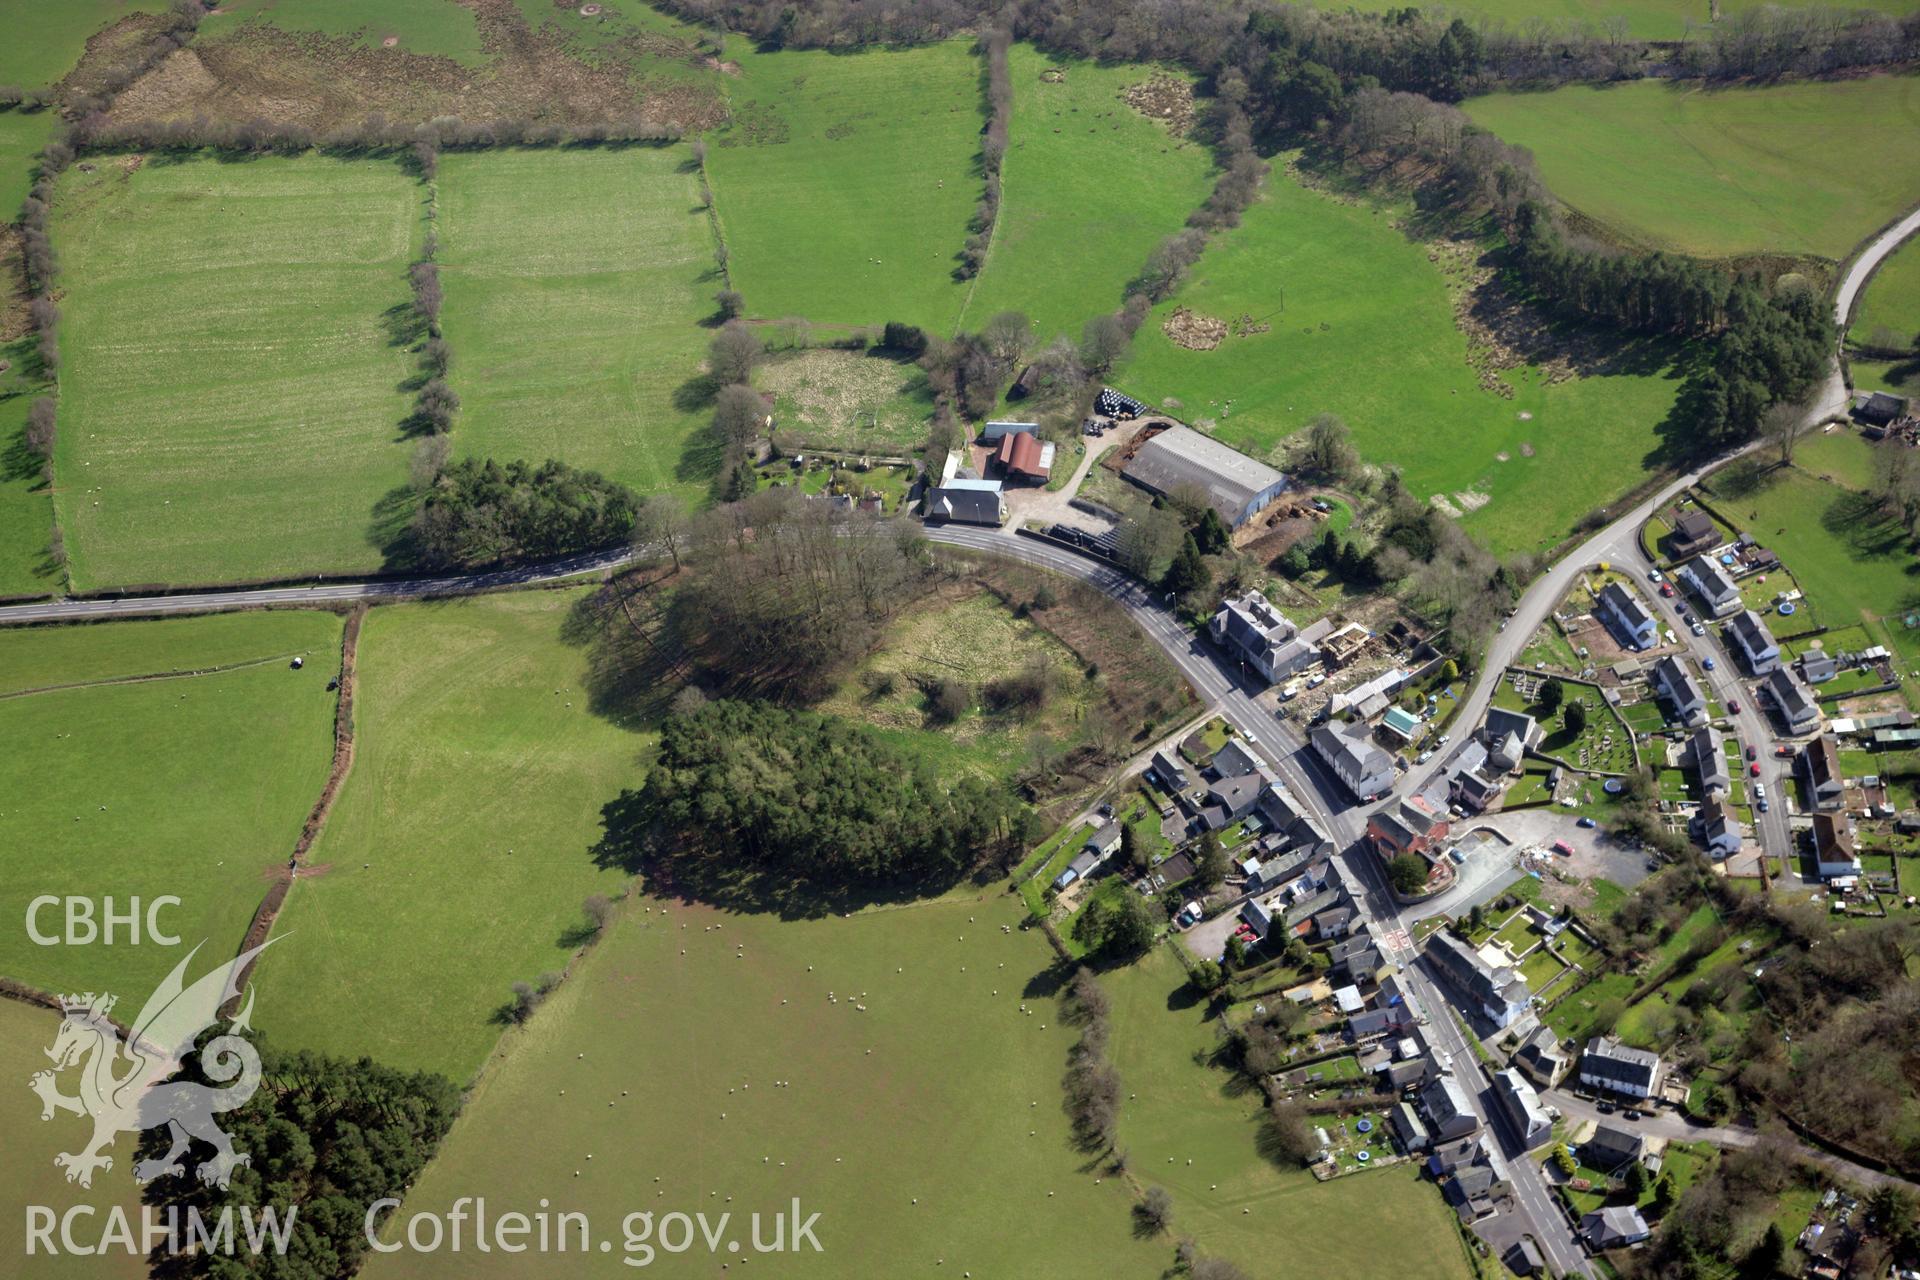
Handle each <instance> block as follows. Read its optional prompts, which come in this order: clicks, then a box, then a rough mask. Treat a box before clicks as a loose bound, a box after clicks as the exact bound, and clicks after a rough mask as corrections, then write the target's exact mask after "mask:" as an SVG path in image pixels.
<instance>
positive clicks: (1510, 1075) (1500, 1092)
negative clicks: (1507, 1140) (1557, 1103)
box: [1493, 1067, 1553, 1151]
mask: <svg viewBox="0 0 1920 1280" xmlns="http://www.w3.org/2000/svg"><path fill="white" fill-rule="evenodd" d="M1493 1100H1494V1102H1495V1103H1496V1104H1498V1105H1499V1107H1500V1113H1501V1115H1503V1116H1505V1117H1506V1119H1507V1122H1508V1123H1509V1124H1511V1125H1512V1126H1513V1132H1514V1134H1515V1135H1516V1136H1517V1137H1518V1138H1519V1139H1520V1146H1521V1148H1522V1149H1523V1150H1527V1151H1531V1150H1533V1149H1534V1148H1535V1147H1537V1146H1539V1145H1540V1144H1541V1143H1543V1142H1545V1141H1547V1140H1548V1139H1549V1138H1551V1137H1553V1117H1552V1116H1550V1115H1548V1114H1547V1112H1546V1108H1545V1107H1542V1106H1541V1105H1540V1095H1539V1094H1538V1093H1535V1092H1534V1089H1533V1085H1531V1084H1530V1083H1528V1081H1527V1078H1526V1077H1525V1076H1523V1075H1521V1074H1520V1073H1519V1072H1518V1071H1515V1070H1514V1069H1513V1068H1512V1067H1508V1068H1507V1069H1506V1070H1505V1071H1496V1072H1494V1073H1493Z"/></svg>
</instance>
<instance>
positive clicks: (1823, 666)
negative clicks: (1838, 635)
mask: <svg viewBox="0 0 1920 1280" xmlns="http://www.w3.org/2000/svg"><path fill="white" fill-rule="evenodd" d="M1838 670H1839V665H1838V664H1837V663H1835V662H1834V660H1833V655H1832V654H1830V653H1828V652H1827V651H1826V650H1825V649H1809V650H1807V651H1806V652H1805V653H1803V654H1801V655H1800V676H1801V678H1802V679H1803V680H1805V681H1807V682H1808V683H1809V684H1814V683H1818V682H1820V681H1823V680H1831V679H1833V677H1834V673H1835V672H1837V671H1838Z"/></svg>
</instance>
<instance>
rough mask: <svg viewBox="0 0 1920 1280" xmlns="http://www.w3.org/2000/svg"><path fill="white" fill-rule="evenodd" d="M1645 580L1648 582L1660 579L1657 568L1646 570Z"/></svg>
mask: <svg viewBox="0 0 1920 1280" xmlns="http://www.w3.org/2000/svg"><path fill="white" fill-rule="evenodd" d="M1647 581H1648V582H1658V581H1660V571H1659V570H1658V569H1649V570H1647Z"/></svg>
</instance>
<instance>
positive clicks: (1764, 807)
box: [1756, 796, 1767, 813]
mask: <svg viewBox="0 0 1920 1280" xmlns="http://www.w3.org/2000/svg"><path fill="white" fill-rule="evenodd" d="M1756 807H1757V808H1758V809H1759V810H1760V812H1762V813H1765V812H1766V811H1767V798H1766V797H1765V796H1761V797H1760V803H1759V804H1758V805H1757V806H1756Z"/></svg>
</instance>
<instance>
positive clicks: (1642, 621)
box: [1599, 582, 1653, 631]
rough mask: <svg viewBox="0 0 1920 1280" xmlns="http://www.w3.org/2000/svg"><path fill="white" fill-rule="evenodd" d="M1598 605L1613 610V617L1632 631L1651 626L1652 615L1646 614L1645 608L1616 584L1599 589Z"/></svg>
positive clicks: (1636, 597)
mask: <svg viewBox="0 0 1920 1280" xmlns="http://www.w3.org/2000/svg"><path fill="white" fill-rule="evenodd" d="M1599 603H1601V604H1603V605H1605V606H1606V607H1607V608H1609V609H1611V610H1613V612H1614V615H1615V616H1616V617H1618V618H1619V619H1620V620H1621V622H1622V623H1624V624H1625V625H1626V626H1627V627H1629V628H1630V629H1632V630H1634V631H1644V630H1646V629H1647V628H1648V627H1650V626H1652V625H1653V615H1652V614H1650V613H1648V612H1647V606H1645V605H1644V604H1641V603H1640V598H1639V597H1638V596H1636V595H1634V594H1633V592H1631V591H1629V590H1627V589H1626V588H1625V587H1623V586H1621V585H1620V584H1619V583H1617V582H1609V583H1608V584H1607V585H1606V586H1604V587H1602V588H1600V598H1599Z"/></svg>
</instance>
